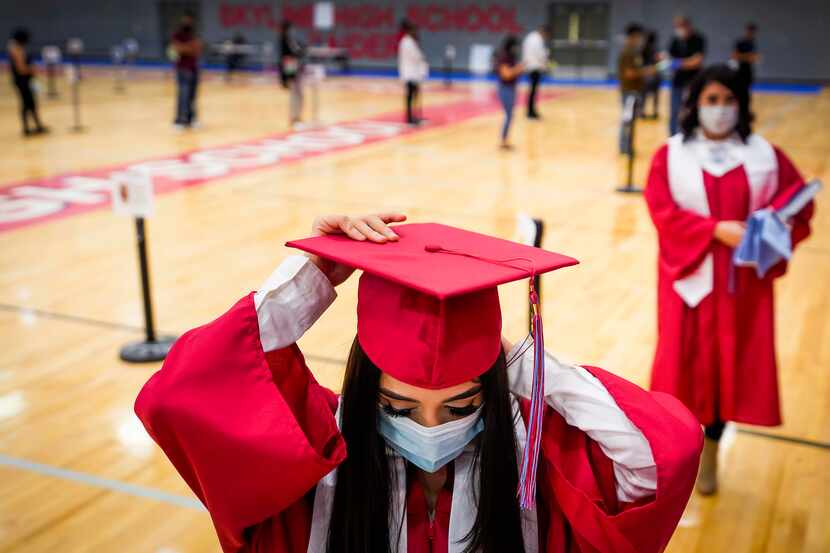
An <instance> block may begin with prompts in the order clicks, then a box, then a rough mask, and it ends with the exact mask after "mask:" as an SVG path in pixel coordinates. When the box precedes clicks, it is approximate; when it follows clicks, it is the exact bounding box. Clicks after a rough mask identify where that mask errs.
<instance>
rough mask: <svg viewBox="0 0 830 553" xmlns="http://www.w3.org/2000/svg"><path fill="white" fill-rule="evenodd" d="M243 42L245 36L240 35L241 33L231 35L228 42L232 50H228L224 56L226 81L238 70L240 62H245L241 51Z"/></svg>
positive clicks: (240, 65)
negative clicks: (231, 37)
mask: <svg viewBox="0 0 830 553" xmlns="http://www.w3.org/2000/svg"><path fill="white" fill-rule="evenodd" d="M245 44H246V43H245V37H244V36H242V33H236V34H235V35H233V39H231V42H230V46H231V48H232V50H231V51H230V52H228V54H227V57H226V58H225V69H226V72H225V80H226V81H228V82H230V80H231V79H232V78H233V74H234V73H235V72H237V71H239V69H240V68H241V67H242V64H243V63H245V54H244V52H242V48H243V47H244V46H245Z"/></svg>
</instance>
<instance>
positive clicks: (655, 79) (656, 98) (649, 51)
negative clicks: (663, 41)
mask: <svg viewBox="0 0 830 553" xmlns="http://www.w3.org/2000/svg"><path fill="white" fill-rule="evenodd" d="M658 61H660V53H659V52H658V51H657V33H656V32H655V31H648V32H647V33H646V41H645V44H643V65H644V66H645V67H651V68H653V69H654V70H653V71H652V72H651V74H650V75H648V76H647V77H646V84H645V90H644V91H643V105H642V111H641V117H642V118H643V119H657V118H659V113H660V107H659V106H660V84H661V81H662V78H661V76H660V72H659V71H657V62H658ZM649 98H651V106H652V109H651V114H650V115H646V104H647V103H648V99H649Z"/></svg>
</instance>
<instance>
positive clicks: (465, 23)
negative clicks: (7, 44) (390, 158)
mask: <svg viewBox="0 0 830 553" xmlns="http://www.w3.org/2000/svg"><path fill="white" fill-rule="evenodd" d="M164 3H165V4H166V5H167V6H168V9H173V10H176V9H177V6H184V5H186V4H193V3H194V2H187V1H180V2H176V1H170V2H164ZM570 3H581V2H579V0H576V1H574V0H572V1H571V2H570ZM195 4H198V5H200V9H199V12H200V26H201V30H202V33H203V35H204V37H205V38H206V39H207V40H208V41H219V40H223V39H226V38H229V37H230V36H232V35H233V33H235V32H237V31H239V32H241V33H242V34H243V35H244V36H245V37H246V39H247V40H249V41H252V42H260V41H263V40H268V39H271V40H275V31H276V26H277V25H278V23H279V21H280V20H281V19H282V17H283V16H284V15H288V16H289V17H291V19H293V20H294V21H296V22H297V23H298V27H300V29H301V30H302V31H304V32H305V34H307V35H308V34H309V33H310V31H311V29H310V25H311V13H312V9H311V6H312V2H308V1H306V0H292V1H291V2H275V1H273V0H271V1H269V0H201V2H198V1H197V2H195ZM608 4H609V7H610V29H609V34H610V36H608V37H607V38H608V40H609V41H610V50H609V53H608V56H607V67H608V71H609V73H610V74H613V72H614V70H615V59H616V51H617V48H618V44H619V40H620V31H621V29H622V28H623V26H624V25H625V24H626V23H627V22H629V21H639V22H641V23H644V24H645V25H646V26H648V27H651V28H655V29H657V30H658V32H659V33H660V42H661V45H662V46H663V47H664V46H665V43H666V41H667V40H668V39H669V35H670V33H671V18H672V16H673V15H674V14H676V13H681V12H683V13H688V14H691V15H692V16H693V19H694V21H695V23H696V25H697V27H698V28H699V29H701V30H702V31H703V32H704V34H705V35H706V37H707V39H708V42H709V56H708V58H709V60H710V61H718V60H726V59H727V58H728V55H729V52H730V50H731V46H732V43H733V41H734V39H735V37H736V36H737V35H738V34H739V33H740V32H741V30H742V27H743V24H744V22H746V21H747V20H753V21H755V22H757V23H758V24H759V25H760V29H761V30H760V37H759V45H760V50H761V53H762V56H763V59H762V64H761V65H760V66H759V68H758V74H759V78H760V79H761V80H767V81H825V82H826V81H830V56H828V55H826V52H827V45H826V40H827V28H828V27H827V22H828V21H830V2H828V1H827V0H793V1H790V2H781V1H780V0H733V1H729V0H696V1H694V2H693V1H691V0H686V1H683V0H610V1H609V2H608ZM158 5H159V2H156V1H151V0H117V1H115V0H109V1H104V0H72V1H71V2H65V1H58V0H51V1H47V0H26V1H20V2H17V1H8V2H0V32H4V33H8V32H9V31H10V30H11V29H12V28H13V27H15V26H16V25H20V24H24V25H27V26H28V27H30V28H31V29H32V30H33V32H34V34H35V37H34V41H35V45H36V46H39V45H42V44H44V43H62V42H63V40H65V39H66V38H68V37H70V36H81V37H83V38H84V40H85V43H86V46H87V50H88V51H89V52H90V53H92V54H95V55H97V56H99V57H104V56H106V55H107V52H108V51H109V48H110V46H111V45H113V44H115V43H116V42H118V41H120V40H122V39H123V38H124V37H126V36H134V37H135V38H137V39H138V40H139V41H140V43H141V45H142V52H141V54H142V57H143V58H145V59H155V60H158V59H161V58H162V54H163V49H162V40H163V37H164V36H166V35H167V34H168V33H167V31H166V30H165V31H162V29H161V26H162V23H161V21H160V17H159V12H158ZM336 5H337V8H338V11H339V16H340V17H339V18H338V19H339V25H338V28H337V30H336V32H335V40H336V42H337V44H339V45H344V46H346V47H348V48H349V49H350V50H351V51H352V52H353V58H354V60H355V61H354V63H355V65H358V66H376V67H391V66H392V64H393V62H394V57H393V53H394V39H395V37H396V31H397V21H398V20H399V19H400V18H401V17H403V16H404V15H407V14H409V15H412V16H414V17H415V19H419V18H420V19H422V20H424V21H428V23H425V24H424V25H423V31H422V41H423V44H424V48H425V51H426V53H427V56H428V58H429V60H430V62H431V64H432V65H433V67H435V68H440V67H441V66H442V65H443V62H442V56H443V52H444V48H445V46H446V45H447V44H449V43H451V44H453V45H454V46H455V47H456V49H457V51H458V61H457V65H458V66H464V67H465V66H466V62H467V59H468V49H469V46H470V45H471V44H474V43H489V44H497V43H498V42H499V40H500V39H501V38H502V37H503V36H504V34H506V33H508V32H519V33H521V32H524V30H526V29H528V28H531V27H534V26H536V25H537V24H538V23H539V22H541V21H544V19H545V17H546V14H547V6H548V2H545V1H532V0H518V1H508V0H443V1H440V2H439V1H437V0H394V1H389V2H378V1H372V0H339V1H337V2H336ZM101 21H107V22H108V23H107V24H106V25H101ZM303 27H305V28H306V29H303ZM429 27H432V29H433V30H429ZM309 38H310V37H309ZM554 57H556V53H555V52H554Z"/></svg>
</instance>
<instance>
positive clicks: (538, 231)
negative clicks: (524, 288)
mask: <svg viewBox="0 0 830 553" xmlns="http://www.w3.org/2000/svg"><path fill="white" fill-rule="evenodd" d="M533 226H534V228H535V233H534V236H533V247H534V248H541V247H542V237H543V235H544V234H545V224H544V223H543V222H542V220H541V219H536V218H534V219H533ZM533 287H534V288H535V289H536V295H537V296H538V297H539V305H542V279H541V277H540V276H539V275H536V276H534V277H533ZM527 317H528V318H527V326H528V328H529V329H530V332H533V308H532V307H530V308H529V311H528V314H527Z"/></svg>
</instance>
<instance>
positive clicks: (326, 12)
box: [314, 2, 334, 30]
mask: <svg viewBox="0 0 830 553" xmlns="http://www.w3.org/2000/svg"><path fill="white" fill-rule="evenodd" d="M332 27H334V2H315V3H314V28H315V29H320V30H328V29H331V28H332Z"/></svg>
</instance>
